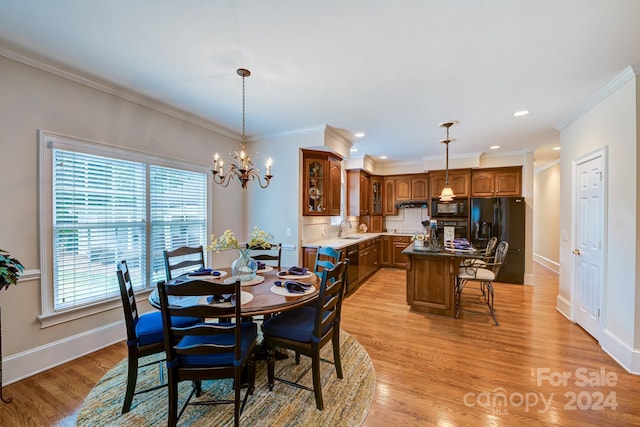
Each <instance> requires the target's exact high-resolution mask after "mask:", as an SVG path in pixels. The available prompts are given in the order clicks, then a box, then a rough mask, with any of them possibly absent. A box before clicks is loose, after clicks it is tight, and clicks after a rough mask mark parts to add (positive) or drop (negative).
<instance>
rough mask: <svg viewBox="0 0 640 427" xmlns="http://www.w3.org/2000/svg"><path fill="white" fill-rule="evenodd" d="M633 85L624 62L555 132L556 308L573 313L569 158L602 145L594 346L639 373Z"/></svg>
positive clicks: (639, 298)
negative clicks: (600, 278)
mask: <svg viewBox="0 0 640 427" xmlns="http://www.w3.org/2000/svg"><path fill="white" fill-rule="evenodd" d="M637 85H638V79H637V76H636V72H634V71H633V70H632V69H631V68H630V67H629V68H628V69H627V70H626V71H625V72H623V73H622V74H621V75H620V76H619V77H618V78H617V79H616V80H615V81H613V82H612V83H611V84H610V85H609V86H607V87H606V88H604V89H603V91H601V92H600V93H599V94H596V95H595V96H594V98H593V99H595V101H592V102H590V103H588V108H584V111H581V114H580V115H579V116H578V117H577V118H575V119H574V120H572V121H571V122H570V123H569V124H567V125H566V126H565V127H564V128H563V129H562V131H561V134H560V136H561V144H562V154H561V159H560V168H561V175H560V195H561V199H560V233H561V239H560V288H559V295H558V309H559V310H560V311H561V312H562V313H564V314H565V315H566V316H567V317H568V318H570V319H572V320H573V319H574V313H575V310H576V302H575V300H574V288H575V280H574V276H575V274H574V269H575V256H574V255H573V254H572V251H573V249H575V247H576V242H575V236H574V217H575V204H574V202H573V188H574V186H575V179H574V176H573V173H574V163H575V161H576V160H577V159H579V158H581V157H583V156H586V155H588V154H589V153H593V152H594V151H596V150H600V149H604V150H605V151H606V153H607V156H608V161H607V164H606V168H607V174H606V181H607V184H606V190H605V191H606V193H607V196H606V197H607V199H606V205H605V211H606V216H605V218H606V220H605V244H604V247H605V251H604V284H603V287H604V289H603V295H602V311H601V316H600V325H601V330H602V333H601V337H600V345H601V346H602V347H603V348H604V349H605V350H606V351H607V352H608V353H609V354H611V355H612V356H613V357H614V358H615V359H616V360H617V361H618V362H619V363H620V364H621V365H622V366H624V367H625V368H627V369H628V370H630V371H632V372H636V373H640V327H639V325H640V322H639V321H638V320H639V319H638V316H639V314H638V313H639V310H638V307H639V306H640V295H639V294H640V292H639V288H640V285H639V271H638V261H639V259H638V258H639V256H640V254H639V251H638V219H639V218H638V201H639V200H640V199H639V197H638V191H639V189H638V164H639V162H638V155H639V154H638V149H637V147H638V143H639V142H640V140H639V137H638V123H639V120H638V108H639V102H638V99H639V96H638V87H637ZM565 234H566V239H565V238H564V235H565Z"/></svg>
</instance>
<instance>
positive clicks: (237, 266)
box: [231, 249, 258, 282]
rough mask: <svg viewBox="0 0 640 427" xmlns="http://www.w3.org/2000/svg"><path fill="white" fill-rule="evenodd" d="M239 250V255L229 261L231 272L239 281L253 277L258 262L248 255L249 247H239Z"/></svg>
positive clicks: (246, 280) (245, 280)
mask: <svg viewBox="0 0 640 427" xmlns="http://www.w3.org/2000/svg"><path fill="white" fill-rule="evenodd" d="M239 252H240V256H239V257H238V258H236V259H235V260H234V261H233V262H232V263H231V274H232V275H233V277H235V278H237V279H240V281H241V282H248V281H249V280H253V279H255V277H256V271H258V262H257V261H256V260H255V259H253V258H251V257H250V256H249V249H239Z"/></svg>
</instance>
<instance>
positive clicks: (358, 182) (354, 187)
mask: <svg viewBox="0 0 640 427" xmlns="http://www.w3.org/2000/svg"><path fill="white" fill-rule="evenodd" d="M371 196H372V195H371V175H369V174H368V173H367V172H365V171H362V170H359V169H355V170H348V171H347V215H349V216H364V215H371Z"/></svg>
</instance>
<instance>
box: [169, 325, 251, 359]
mask: <svg viewBox="0 0 640 427" xmlns="http://www.w3.org/2000/svg"><path fill="white" fill-rule="evenodd" d="M224 325H225V326H229V324H228V323H225V324H224ZM240 328H241V343H240V351H241V352H242V359H245V358H246V356H247V355H248V354H249V350H250V349H251V345H252V344H253V343H254V342H255V341H256V339H257V337H258V328H257V327H256V324H255V323H253V322H242V324H241V326H240ZM234 339H235V335H234V333H233V331H232V332H230V333H228V334H223V335H199V336H198V335H187V336H185V337H183V338H182V339H181V340H180V342H179V343H178V344H177V345H176V348H184V347H189V346H192V345H198V344H218V345H233V341H234ZM234 357H235V354H234V352H233V351H230V352H227V353H220V354H205V355H200V354H198V355H182V356H178V363H179V366H233V360H234Z"/></svg>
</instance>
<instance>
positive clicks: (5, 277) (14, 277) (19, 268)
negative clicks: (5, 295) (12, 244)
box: [0, 249, 24, 290]
mask: <svg viewBox="0 0 640 427" xmlns="http://www.w3.org/2000/svg"><path fill="white" fill-rule="evenodd" d="M23 271H24V266H23V265H22V264H21V263H20V261H18V260H17V259H15V258H13V257H12V256H11V255H9V252H7V251H5V250H4V249H0V290H2V289H7V288H9V285H12V284H13V285H17V284H18V278H19V277H20V275H21V274H22V272H23Z"/></svg>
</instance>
